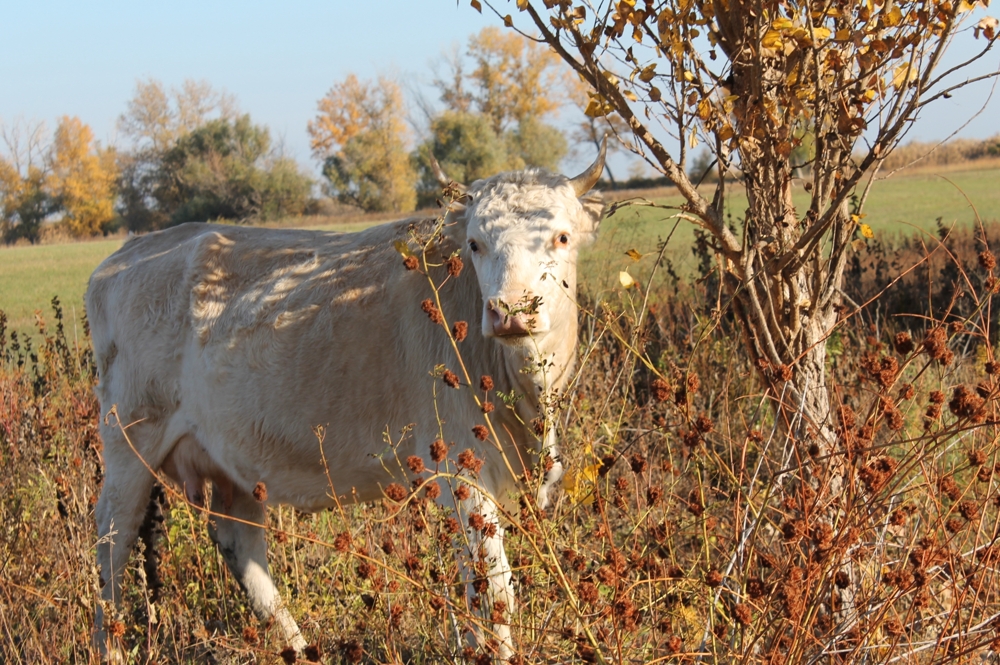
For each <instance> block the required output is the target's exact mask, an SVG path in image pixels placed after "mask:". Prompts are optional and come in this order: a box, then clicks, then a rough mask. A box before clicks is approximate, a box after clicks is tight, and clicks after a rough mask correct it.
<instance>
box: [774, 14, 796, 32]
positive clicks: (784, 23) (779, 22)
mask: <svg viewBox="0 0 1000 665" xmlns="http://www.w3.org/2000/svg"><path fill="white" fill-rule="evenodd" d="M793 25H794V24H793V23H792V20H791V19H789V18H784V17H781V18H776V19H774V21H773V22H772V23H771V27H772V28H774V29H775V30H789V29H790V28H792V26H793Z"/></svg>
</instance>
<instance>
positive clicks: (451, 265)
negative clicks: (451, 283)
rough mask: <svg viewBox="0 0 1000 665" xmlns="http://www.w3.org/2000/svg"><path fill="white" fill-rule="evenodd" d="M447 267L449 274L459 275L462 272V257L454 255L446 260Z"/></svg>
mask: <svg viewBox="0 0 1000 665" xmlns="http://www.w3.org/2000/svg"><path fill="white" fill-rule="evenodd" d="M444 265H445V267H446V268H447V269H448V274H449V275H451V276H452V277H458V276H459V275H461V274H462V267H463V265H462V259H460V258H459V257H458V256H453V257H451V258H450V259H448V260H447V261H445V262H444Z"/></svg>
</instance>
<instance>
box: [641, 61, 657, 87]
mask: <svg viewBox="0 0 1000 665" xmlns="http://www.w3.org/2000/svg"><path fill="white" fill-rule="evenodd" d="M654 76H656V63H655V62H654V63H653V64H651V65H650V66H649V67H646V68H644V69H643V70H642V71H641V72H639V80H640V81H642V82H643V83H649V82H650V81H652V80H653V77H654Z"/></svg>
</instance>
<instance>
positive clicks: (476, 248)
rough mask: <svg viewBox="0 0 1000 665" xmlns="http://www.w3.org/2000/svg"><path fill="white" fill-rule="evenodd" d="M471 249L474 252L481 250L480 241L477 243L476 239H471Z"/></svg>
mask: <svg viewBox="0 0 1000 665" xmlns="http://www.w3.org/2000/svg"><path fill="white" fill-rule="evenodd" d="M469 249H471V250H472V251H473V252H478V251H479V243H477V242H476V241H475V240H470V241H469Z"/></svg>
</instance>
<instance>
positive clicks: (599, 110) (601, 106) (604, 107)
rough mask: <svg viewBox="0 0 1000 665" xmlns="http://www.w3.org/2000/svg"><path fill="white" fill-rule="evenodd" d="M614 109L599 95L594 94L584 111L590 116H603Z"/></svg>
mask: <svg viewBox="0 0 1000 665" xmlns="http://www.w3.org/2000/svg"><path fill="white" fill-rule="evenodd" d="M612 110H613V109H612V108H611V105H610V104H608V103H607V102H606V101H605V100H604V99H602V98H601V97H600V96H599V95H594V96H593V97H591V98H590V101H589V102H587V108H585V109H584V110H583V112H584V114H586V115H587V117H590V118H603V117H604V116H606V115H607V114H609V113H611V111H612Z"/></svg>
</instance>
